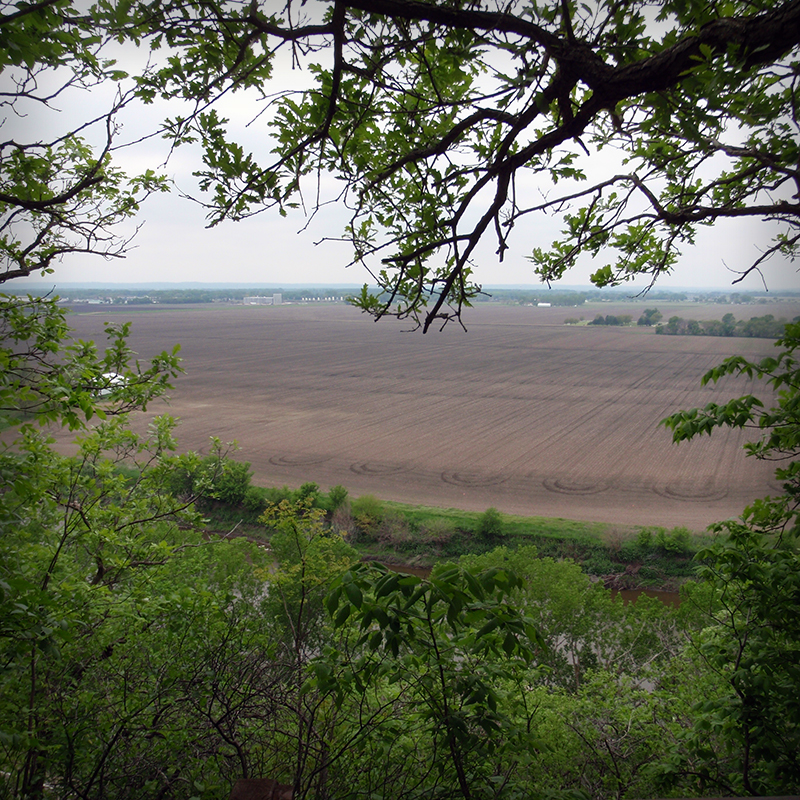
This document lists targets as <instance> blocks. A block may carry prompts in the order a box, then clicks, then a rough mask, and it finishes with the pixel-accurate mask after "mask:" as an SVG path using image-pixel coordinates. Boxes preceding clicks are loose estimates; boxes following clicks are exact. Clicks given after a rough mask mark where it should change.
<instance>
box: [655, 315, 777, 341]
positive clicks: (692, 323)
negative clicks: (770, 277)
mask: <svg viewBox="0 0 800 800" xmlns="http://www.w3.org/2000/svg"><path fill="white" fill-rule="evenodd" d="M785 328H786V320H785V319H775V317H774V316H773V315H772V314H765V315H764V316H763V317H750V319H749V320H748V321H747V322H745V321H744V320H739V321H738V322H737V321H736V317H734V316H733V314H731V313H728V314H725V316H724V317H723V318H722V320H704V321H703V322H698V321H697V320H694V319H690V320H685V319H681V318H680V317H677V316H676V317H670V319H669V322H668V323H667V324H666V325H656V333H658V334H667V335H669V336H744V337H747V338H750V339H778V338H780V337H781V336H782V335H783V333H784V330H785Z"/></svg>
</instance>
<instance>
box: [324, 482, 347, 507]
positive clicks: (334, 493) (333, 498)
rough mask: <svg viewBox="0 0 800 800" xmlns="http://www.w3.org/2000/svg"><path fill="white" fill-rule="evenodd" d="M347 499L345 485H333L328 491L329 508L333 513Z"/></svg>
mask: <svg viewBox="0 0 800 800" xmlns="http://www.w3.org/2000/svg"><path fill="white" fill-rule="evenodd" d="M346 501H347V489H345V488H344V486H338V485H337V486H331V488H330V491H329V492H328V507H329V508H328V510H329V511H330V512H331V513H333V512H334V511H336V509H337V508H341V506H343V505H344V504H345V502H346Z"/></svg>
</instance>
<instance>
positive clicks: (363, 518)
mask: <svg viewBox="0 0 800 800" xmlns="http://www.w3.org/2000/svg"><path fill="white" fill-rule="evenodd" d="M350 513H351V514H352V515H353V521H354V522H355V526H356V528H357V529H358V532H359V533H361V534H363V535H365V536H368V537H370V538H374V537H375V536H376V535H377V532H378V526H379V525H380V524H381V522H382V521H383V515H384V511H383V504H382V503H381V501H380V500H378V498H377V497H375V495H372V494H365V495H362V496H361V497H357V498H356V499H355V500H352V501H351V502H350Z"/></svg>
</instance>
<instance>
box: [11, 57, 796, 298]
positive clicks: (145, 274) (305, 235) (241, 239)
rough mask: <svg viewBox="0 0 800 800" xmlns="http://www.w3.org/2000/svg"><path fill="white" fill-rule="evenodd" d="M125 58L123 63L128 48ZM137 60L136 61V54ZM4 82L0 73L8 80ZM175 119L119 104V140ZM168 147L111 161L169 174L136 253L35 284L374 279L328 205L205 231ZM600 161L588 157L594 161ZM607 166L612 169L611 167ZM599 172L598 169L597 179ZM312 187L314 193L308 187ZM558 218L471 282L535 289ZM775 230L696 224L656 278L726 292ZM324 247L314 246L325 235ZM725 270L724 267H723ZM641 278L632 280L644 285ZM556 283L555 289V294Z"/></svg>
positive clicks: (142, 149) (94, 99) (282, 71)
mask: <svg viewBox="0 0 800 800" xmlns="http://www.w3.org/2000/svg"><path fill="white" fill-rule="evenodd" d="M126 57H130V54H129V52H126ZM137 57H139V58H140V56H137ZM276 77H277V80H276V88H278V87H279V88H281V89H285V88H300V87H301V86H302V84H303V81H304V80H305V78H304V75H303V74H302V73H300V72H298V71H293V70H291V69H290V68H289V66H288V65H287V64H286V63H283V64H281V63H280V62H278V63H277V67H276ZM7 79H8V76H2V77H0V81H5V80H7ZM108 92H109V87H99V88H97V89H95V90H93V91H92V92H91V95H89V94H88V93H85V92H84V93H81V94H80V95H79V96H75V95H72V96H69V97H65V98H63V100H61V101H60V103H61V107H60V110H59V111H58V112H56V113H42V110H41V109H30V113H29V114H28V115H27V116H26V117H18V118H16V119H10V120H9V119H6V122H5V123H4V124H3V126H2V130H3V135H4V137H5V138H10V134H17V135H20V136H22V137H24V138H26V139H27V140H31V139H35V138H46V137H50V136H52V135H53V134H54V133H55V132H56V131H58V130H61V129H63V127H64V126H65V125H68V124H70V123H71V122H74V120H76V119H81V116H80V115H84V116H83V118H85V115H86V114H87V112H89V111H90V109H92V108H95V109H97V110H98V113H99V112H100V110H102V109H104V108H106V107H107V104H108V103H109V101H110V97H111V95H110V94H109V93H108ZM259 108H260V107H259V106H258V105H257V104H256V103H255V102H254V101H253V99H252V98H247V97H246V96H243V95H235V96H233V98H231V99H229V100H227V101H226V103H225V105H223V106H222V109H221V113H223V115H224V116H228V117H230V118H231V119H232V122H233V124H234V125H235V126H236V128H237V130H238V132H239V134H240V137H241V140H242V141H243V144H244V145H245V147H247V146H251V147H252V148H253V149H254V151H255V153H256V155H258V154H259V153H263V154H266V153H267V152H268V150H269V149H270V143H269V140H268V137H267V135H266V133H265V126H264V125H263V124H261V125H260V126H259V122H260V123H263V121H264V120H263V118H262V119H261V120H259V121H257V123H256V124H254V125H252V126H250V127H247V123H248V122H249V121H250V120H251V119H252V118H253V116H255V114H257V113H258V110H259ZM177 113H180V108H179V107H176V105H175V104H174V103H173V104H170V105H167V104H165V103H156V104H154V105H152V106H147V107H144V106H137V107H129V108H128V109H125V111H124V113H123V116H122V117H121V122H122V123H123V128H122V132H121V140H127V141H134V140H137V139H139V138H140V137H141V136H143V135H145V134H147V133H150V132H152V131H153V130H156V129H157V126H158V122H159V120H160V119H161V117H162V116H163V115H169V116H174V115H175V114H177ZM167 153H168V150H167V146H166V143H165V142H164V141H163V140H161V139H159V138H153V139H149V140H147V141H144V142H140V143H139V144H137V145H135V146H133V147H129V148H125V149H122V150H120V151H118V152H117V153H116V154H115V157H116V160H117V161H118V163H119V164H120V165H121V166H122V167H123V168H124V169H125V170H126V171H128V172H129V173H130V174H134V173H135V172H137V171H140V170H143V169H147V168H155V169H158V170H159V171H162V172H164V173H165V174H167V175H168V176H169V177H170V178H171V179H172V180H173V181H174V182H175V185H176V190H175V191H173V192H172V193H171V194H169V195H160V196H155V197H151V198H150V199H149V200H148V201H147V202H146V203H145V204H144V205H143V207H142V211H141V213H140V216H139V218H138V219H137V220H136V221H135V224H132V225H131V226H129V228H128V231H129V232H132V231H133V230H134V227H135V225H140V226H141V228H140V230H139V232H138V234H137V235H136V238H135V240H134V246H133V248H132V249H131V251H130V252H129V254H128V255H127V257H126V258H125V259H124V260H120V259H114V260H110V261H107V260H104V259H102V258H99V257H96V256H95V257H92V256H81V255H73V256H69V257H68V258H67V259H65V260H64V261H63V262H62V263H61V264H59V265H57V267H56V273H55V275H51V276H44V277H42V278H40V280H41V282H43V283H45V284H48V283H49V284H51V285H52V284H53V283H54V282H57V283H60V282H76V281H81V282H85V281H100V282H107V283H147V282H183V281H200V282H210V283H214V282H218V283H219V282H224V283H230V282H236V283H273V284H296V283H313V284H342V283H349V284H361V283H364V282H369V281H370V277H369V274H368V273H367V272H366V270H365V269H364V268H363V267H361V266H351V267H349V268H348V267H347V264H348V262H349V260H350V249H349V247H348V245H347V244H346V243H342V242H338V241H335V239H336V237H338V236H340V235H341V233H342V230H343V228H344V224H345V222H346V221H347V219H348V215H347V211H346V209H344V208H342V207H341V206H329V207H327V208H325V209H323V210H322V211H321V212H320V213H318V214H317V215H316V217H315V218H314V219H311V220H309V219H308V218H307V217H306V216H304V214H303V213H302V211H296V212H293V213H292V212H290V213H289V216H288V217H286V218H284V217H281V216H280V215H279V214H278V213H277V212H276V211H266V212H264V213H262V214H260V215H258V216H256V217H253V218H251V219H248V220H246V221H243V222H238V223H223V224H222V225H220V226H218V227H216V228H213V229H207V228H206V227H205V212H204V210H203V209H202V208H201V207H200V206H199V205H197V204H196V203H192V202H191V201H189V200H187V199H185V198H182V197H181V196H180V192H181V191H183V192H188V193H194V192H195V188H196V187H195V179H194V178H193V177H192V171H193V170H196V169H198V168H199V167H200V166H201V161H200V153H199V150H197V149H192V148H189V147H187V148H182V149H180V150H178V151H177V152H175V153H173V154H172V155H171V157H170V159H169V161H168V162H166V163H165V159H166V156H167ZM603 161H604V157H603V156H602V155H601V156H600V157H599V158H598V157H597V156H593V162H594V163H595V164H601V163H602V162H603ZM609 168H610V169H613V166H612V167H609ZM604 174H605V173H604ZM340 187H341V184H338V186H337V184H336V183H335V182H334V181H333V179H329V180H327V181H326V184H325V185H324V186H323V190H324V189H328V190H329V192H330V195H331V196H333V194H334V193H335V192H336V191H337V189H338V188H340ZM307 188H308V189H311V188H313V187H310V186H309V187H307ZM559 227H560V226H559V224H558V221H557V220H556V219H555V218H553V217H549V218H548V217H543V216H542V215H536V216H533V215H531V216H530V217H526V218H523V220H521V221H520V223H518V224H517V226H516V228H515V231H514V235H513V238H512V240H511V242H510V243H511V250H510V251H509V252H508V253H507V254H506V258H505V261H504V262H503V263H502V264H500V263H498V261H497V257H496V255H495V254H494V250H495V247H496V244H495V243H494V242H493V241H488V242H486V243H485V246H484V247H483V248H482V250H480V251H479V253H478V257H477V258H476V274H475V279H476V280H477V281H478V282H479V283H483V284H489V285H492V284H494V285H496V284H520V283H523V284H525V283H528V284H535V283H537V279H536V276H535V275H534V273H533V270H532V265H531V263H530V262H529V261H527V260H526V258H525V256H526V255H527V254H528V253H530V252H531V250H532V249H533V248H534V247H537V246H539V247H546V246H547V245H549V244H550V242H551V241H553V239H555V238H557V237H558V234H559ZM774 230H775V228H774V227H773V226H770V225H769V224H767V223H762V222H755V221H734V222H728V223H720V224H718V225H716V226H715V227H714V228H713V229H701V232H700V234H699V235H698V237H697V245H696V246H695V247H693V248H687V249H686V250H685V252H684V256H683V258H682V260H681V262H680V264H679V265H678V266H677V268H676V269H675V271H674V273H673V274H672V275H671V276H669V277H667V278H662V279H661V280H660V281H659V285H660V286H663V287H669V286H673V287H701V286H707V287H726V286H730V284H731V283H732V281H733V279H734V278H735V277H736V276H735V275H734V274H733V273H732V272H731V270H741V269H743V268H745V267H746V266H748V265H749V264H750V263H752V261H753V260H755V259H756V258H757V257H758V254H759V248H760V247H763V246H765V245H766V244H767V243H768V242H769V241H770V238H771V234H772V232H773V231H774ZM326 238H327V239H328V240H327V241H322V240H325V239H326ZM604 263H606V262H605V261H604V260H598V262H597V263H594V264H593V263H591V262H590V261H589V260H588V259H585V260H584V261H583V262H582V263H581V264H579V266H578V267H576V268H575V269H574V270H572V271H571V272H570V273H568V274H567V275H566V276H565V278H564V281H563V283H565V284H569V285H575V284H588V282H589V274H590V273H591V272H592V271H594V270H595V269H597V268H598V267H600V266H602V265H603V264H604ZM726 265H727V266H726ZM797 268H798V265H797V264H791V263H788V262H786V261H784V262H783V263H781V262H780V261H779V260H778V259H777V258H773V259H772V260H771V261H770V262H769V263H768V264H767V265H766V267H765V269H764V277H765V278H766V282H767V287H768V288H769V289H771V290H777V289H786V288H800V275H798V273H797ZM645 283H646V282H644V281H643V282H641V283H640V284H639V285H644V284H645ZM555 288H557V286H556V287H555ZM736 288H737V290H747V289H763V288H764V286H763V282H762V280H761V278H760V277H759V276H758V275H751V276H749V277H748V278H747V279H746V280H745V281H744V282H742V283H741V284H738V285H737V287H736Z"/></svg>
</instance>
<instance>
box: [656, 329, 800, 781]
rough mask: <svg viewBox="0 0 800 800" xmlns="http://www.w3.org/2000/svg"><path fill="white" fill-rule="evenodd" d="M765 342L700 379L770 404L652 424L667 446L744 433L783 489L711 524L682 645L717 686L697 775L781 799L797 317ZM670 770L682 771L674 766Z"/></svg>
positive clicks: (796, 568) (788, 712) (791, 724)
mask: <svg viewBox="0 0 800 800" xmlns="http://www.w3.org/2000/svg"><path fill="white" fill-rule="evenodd" d="M776 346H778V347H780V348H782V349H781V351H780V352H779V354H778V355H777V356H775V357H770V358H765V359H763V360H761V361H759V362H751V361H749V360H747V359H746V358H743V357H742V356H734V357H732V358H729V359H726V360H725V361H724V362H723V363H722V364H721V365H720V366H719V367H716V368H715V369H712V370H710V371H709V372H708V373H706V375H705V376H704V377H703V383H704V384H705V383H708V382H710V381H713V382H716V381H718V380H720V379H722V378H723V377H725V376H727V375H746V376H748V377H750V378H753V377H755V378H759V379H761V380H764V381H766V382H767V383H768V384H769V385H770V386H771V387H772V388H773V389H774V390H775V391H776V393H777V395H776V403H775V405H774V406H773V407H771V408H767V407H765V405H764V404H763V402H762V401H761V400H760V399H759V398H757V397H756V396H754V395H752V394H749V395H745V396H742V397H739V398H734V399H732V400H730V401H729V402H727V403H724V404H717V403H710V404H709V405H707V406H706V407H705V408H704V409H702V410H700V409H692V410H690V411H681V412H679V413H677V414H673V415H672V416H670V417H668V418H667V419H666V420H664V423H665V424H666V425H667V427H669V428H671V429H672V431H673V438H674V440H675V441H685V440H689V439H693V438H694V437H696V436H699V435H702V434H704V433H707V434H710V433H712V431H713V430H714V429H715V428H717V427H725V426H727V427H733V428H753V429H754V430H756V431H758V432H759V434H760V438H758V439H757V440H756V441H754V442H750V443H748V444H746V445H745V450H746V452H747V454H748V455H750V456H752V457H755V458H757V459H760V460H767V461H775V462H777V463H778V464H779V466H778V467H777V468H776V470H775V475H776V478H777V479H778V481H779V482H780V483H781V485H782V486H783V493H782V494H781V495H778V496H776V497H769V498H766V499H763V500H757V501H756V502H755V503H753V504H752V505H750V506H748V508H747V509H745V511H744V514H743V515H742V517H741V519H740V520H731V521H727V522H722V523H719V524H718V525H715V526H713V530H714V532H715V533H716V534H717V537H716V539H715V541H714V543H713V544H712V545H710V546H709V547H708V548H706V549H704V550H703V551H701V552H700V553H698V555H697V559H698V560H699V562H700V575H701V577H702V578H704V579H705V580H706V581H708V582H709V584H710V585H711V586H712V587H713V588H714V589H715V590H716V593H717V600H718V604H717V606H716V607H715V608H714V609H713V611H712V617H711V620H710V621H709V622H710V625H709V626H708V627H707V628H706V629H705V630H704V631H703V633H702V634H701V635H699V636H697V637H695V639H694V646H695V647H696V648H697V650H698V652H699V654H700V655H701V657H702V658H703V659H704V660H705V663H706V664H707V665H708V667H709V668H710V669H711V670H712V671H713V672H714V673H715V674H716V675H717V676H718V677H719V679H720V681H721V682H722V684H723V686H724V687H725V691H724V692H723V693H722V694H721V695H720V696H719V697H717V698H712V699H710V700H708V701H707V702H705V703H703V704H701V705H698V706H697V708H696V709H695V711H696V717H695V720H694V731H693V734H692V735H690V736H689V737H688V738H687V745H688V747H687V750H686V751H685V752H688V753H689V754H690V757H692V758H694V759H695V761H696V760H697V758H698V756H699V757H700V760H701V763H702V762H703V756H702V754H703V753H705V754H706V755H707V756H709V755H710V753H711V751H709V750H708V748H707V747H706V745H705V744H704V740H706V739H707V737H708V736H709V735H713V736H714V737H715V738H718V739H720V740H722V742H723V743H724V745H725V749H726V750H727V753H728V755H727V756H725V757H723V758H720V759H718V760H716V761H715V762H713V763H711V762H710V761H709V759H708V758H706V759H705V762H704V767H703V771H702V773H701V776H702V777H701V780H704V781H705V782H706V783H710V784H712V785H716V786H718V787H720V790H721V791H722V790H724V791H726V792H731V793H735V794H741V793H748V794H763V795H767V794H785V793H787V792H792V791H794V790H795V789H796V788H797V786H798V785H800V758H799V757H798V753H800V729H798V726H797V724H796V723H797V720H798V719H800V671H799V670H798V664H800V617H798V614H797V608H798V603H800V552H799V548H798V531H799V530H800V526H799V525H798V522H800V461H798V460H797V456H798V455H799V454H800V367H799V366H798V363H799V362H798V359H797V351H798V348H800V324H798V323H793V324H790V325H787V326H786V330H785V333H784V335H783V337H782V338H781V339H780V340H779V341H777V342H776ZM670 770H671V771H670V772H669V773H668V774H671V775H673V776H676V775H680V774H682V773H681V771H680V769H679V768H677V767H675V765H674V764H673V766H672V767H670ZM688 771H689V770H688V769H687V772H688ZM692 772H694V773H695V774H697V770H696V768H693V769H692Z"/></svg>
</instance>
